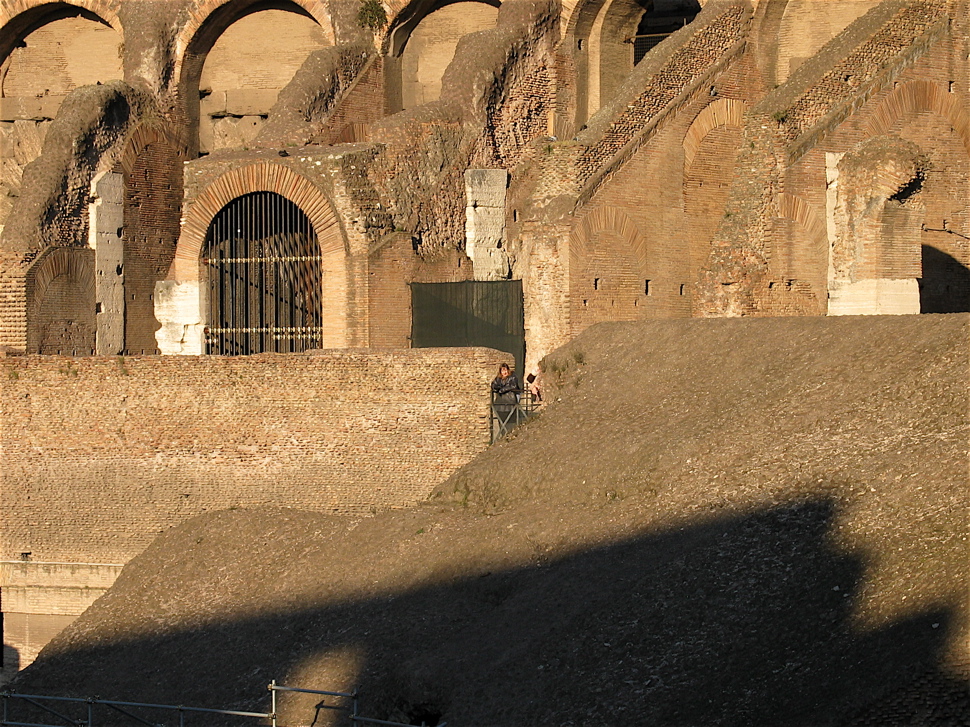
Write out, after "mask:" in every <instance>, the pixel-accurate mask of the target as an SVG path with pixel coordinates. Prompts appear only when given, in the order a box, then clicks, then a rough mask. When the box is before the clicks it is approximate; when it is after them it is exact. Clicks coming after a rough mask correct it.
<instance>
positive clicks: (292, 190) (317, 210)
mask: <svg viewBox="0 0 970 727" xmlns="http://www.w3.org/2000/svg"><path fill="white" fill-rule="evenodd" d="M251 192H275V193H276V194H279V195H281V196H283V197H285V198H286V199H288V200H289V201H291V202H293V203H294V204H295V205H297V207H299V208H300V210H301V211H302V212H303V213H304V214H305V215H306V216H307V217H308V218H309V219H310V223H311V224H312V225H313V229H314V232H315V233H316V235H317V240H318V242H319V245H320V254H321V256H322V257H323V273H324V287H325V301H326V310H327V311H328V312H327V316H326V321H325V323H324V341H325V342H326V343H327V346H328V347H342V346H345V345H347V341H348V315H347V308H348V296H349V286H348V282H347V275H348V270H347V256H348V247H347V242H346V239H345V237H344V234H343V230H342V229H341V226H340V222H339V220H338V218H337V214H336V212H335V211H334V208H333V205H332V204H331V203H330V201H329V200H328V199H327V197H326V194H325V193H324V192H323V191H322V190H321V189H320V188H319V187H317V186H316V185H315V184H313V183H312V182H311V181H310V180H308V179H307V178H306V177H303V176H302V175H300V174H298V173H297V172H295V171H293V170H292V169H290V168H288V167H286V166H283V165H281V164H272V163H269V162H260V163H257V164H250V165H248V166H245V167H240V168H238V169H233V170H231V171H229V172H226V173H225V174H223V175H222V176H221V177H219V178H218V179H216V180H215V181H214V182H212V183H211V184H210V185H209V186H207V187H206V188H205V189H204V190H203V191H202V192H201V193H200V194H199V195H198V197H196V198H195V200H193V201H192V202H190V203H189V206H188V207H187V209H186V210H185V212H184V215H183V218H182V232H181V235H180V236H179V241H178V245H177V246H176V250H175V260H174V262H173V263H172V270H171V273H170V275H169V279H170V280H173V281H175V282H176V283H180V284H184V283H188V284H194V285H198V286H199V287H200V296H201V295H202V294H203V293H202V291H201V288H202V286H201V283H202V282H203V276H202V271H201V266H200V256H201V254H202V250H203V248H204V245H205V240H206V233H207V232H208V229H209V224H210V223H211V222H212V219H213V218H214V217H215V216H216V214H218V213H219V211H220V210H221V209H222V208H223V207H225V206H226V205H227V204H229V203H230V202H231V201H232V200H234V199H236V198H238V197H241V196H243V195H245V194H249V193H251ZM202 309H203V305H202V300H201V297H200V300H199V311H201V310H202Z"/></svg>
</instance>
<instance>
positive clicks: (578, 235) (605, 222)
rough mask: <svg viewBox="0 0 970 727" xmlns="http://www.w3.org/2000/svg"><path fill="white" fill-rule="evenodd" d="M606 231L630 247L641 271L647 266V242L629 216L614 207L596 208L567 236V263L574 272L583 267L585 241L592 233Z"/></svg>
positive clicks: (585, 248)
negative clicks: (613, 233)
mask: <svg viewBox="0 0 970 727" xmlns="http://www.w3.org/2000/svg"><path fill="white" fill-rule="evenodd" d="M604 230H608V231H610V232H615V233H617V234H619V235H620V237H621V238H622V239H623V240H624V241H625V242H626V244H627V245H629V246H630V250H631V251H632V252H633V254H634V256H635V257H636V259H637V261H638V262H639V264H640V268H641V269H645V268H646V265H647V241H646V238H644V237H643V235H641V234H640V229H639V228H638V227H637V224H636V222H634V221H633V220H632V219H631V218H630V216H629V215H627V214H626V213H625V212H624V211H623V210H620V209H617V208H616V207H608V206H603V207H597V208H596V209H595V210H593V211H592V212H590V213H589V214H588V215H586V216H585V217H583V219H582V220H581V221H580V223H579V224H578V225H576V226H575V227H574V228H573V230H572V233H571V234H570V236H569V262H570V267H571V268H572V269H574V270H576V269H578V267H579V266H581V265H583V261H584V260H585V259H586V255H587V253H588V250H587V244H586V243H587V241H588V240H589V239H590V238H591V237H592V236H593V234H594V233H596V232H600V231H604Z"/></svg>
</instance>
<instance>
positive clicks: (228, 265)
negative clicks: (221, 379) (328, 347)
mask: <svg viewBox="0 0 970 727" xmlns="http://www.w3.org/2000/svg"><path fill="white" fill-rule="evenodd" d="M202 263H203V265H205V267H206V268H207V272H208V280H209V316H208V321H209V325H208V326H207V327H206V330H205V334H206V335H205V342H206V352H207V353H210V354H221V355H229V356H238V355H245V354H251V353H263V352H275V353H291V352H296V351H304V350H306V349H308V348H320V347H321V345H322V343H323V257H322V256H321V254H320V247H319V244H318V242H317V236H316V233H315V232H314V230H313V225H312V223H311V222H310V219H309V218H308V217H307V216H306V215H305V214H304V213H303V211H302V210H301V209H300V208H299V207H297V206H296V205H295V204H294V203H293V202H290V200H288V199H286V198H285V197H283V196H282V195H279V194H276V193H275V192H253V193H250V194H246V195H243V196H242V197H237V198H236V199H234V200H233V201H232V202H230V203H229V204H227V205H226V206H225V207H223V208H222V209H221V210H220V211H219V213H218V214H217V215H216V216H215V217H214V218H213V219H212V223H211V224H210V225H209V230H208V232H207V234H206V244H205V253H204V256H203V259H202Z"/></svg>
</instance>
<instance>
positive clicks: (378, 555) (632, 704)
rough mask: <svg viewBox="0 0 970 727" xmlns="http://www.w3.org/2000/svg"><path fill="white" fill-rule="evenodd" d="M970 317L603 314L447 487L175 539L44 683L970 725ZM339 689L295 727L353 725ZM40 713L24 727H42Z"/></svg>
mask: <svg viewBox="0 0 970 727" xmlns="http://www.w3.org/2000/svg"><path fill="white" fill-rule="evenodd" d="M968 323H970V317H968V316H966V315H954V316H923V317H894V318H853V319H848V318H846V319H771V320H716V321H715V320H711V321H706V320H705V321H678V322H656V323H643V324H615V325H603V326H597V327H594V328H593V329H590V330H589V331H587V332H586V333H585V334H583V335H582V336H580V337H579V338H578V339H577V340H576V341H574V342H573V343H572V344H570V345H569V346H567V347H565V348H564V349H562V350H560V351H558V352H556V354H554V355H553V356H551V357H549V358H548V359H547V360H546V363H545V366H546V374H545V378H546V391H547V394H548V398H549V399H551V400H552V403H550V404H549V406H548V407H547V411H545V412H544V413H543V414H542V415H540V416H539V417H537V418H536V419H535V420H534V421H531V422H530V423H528V424H527V425H525V426H523V427H522V428H520V429H519V430H518V431H517V432H516V433H515V434H514V435H513V436H512V437H511V438H509V439H508V440H507V441H504V442H502V443H500V444H498V445H496V446H494V447H492V448H490V449H489V450H488V451H487V452H486V453H484V454H483V455H482V456H480V457H479V458H478V459H476V460H475V461H474V462H472V463H471V464H469V465H468V466H467V467H465V468H463V469H462V470H461V471H459V472H458V473H457V474H456V475H455V476H454V477H452V478H451V479H450V480H448V481H447V482H445V483H443V484H442V485H441V486H440V487H439V488H438V491H437V493H436V497H435V498H433V499H432V500H431V501H430V502H428V503H426V504H424V505H422V506H420V507H417V508H414V509H411V510H407V511H396V512H388V513H383V514H381V515H379V516H377V517H373V518H366V519H362V520H350V519H343V518H337V517H332V516H324V515H318V514H312V513H305V512H297V511H287V510H279V511H273V512H256V511H235V512H228V511H226V512H221V513H215V514H212V515H207V516H204V517H201V518H196V519H195V520H192V521H190V522H188V523H186V524H184V525H182V526H180V527H178V528H175V529H173V530H171V531H169V532H168V533H166V534H164V535H163V536H161V537H160V538H159V539H158V540H157V541H156V542H155V543H154V544H153V545H152V546H151V547H150V548H149V549H148V550H147V551H146V552H145V553H143V554H142V555H141V556H139V557H138V558H137V559H135V560H134V561H132V563H131V564H130V565H129V566H128V567H127V568H126V569H125V571H124V572H123V574H122V576H121V578H120V579H119V580H118V582H117V583H116V585H115V587H114V588H112V589H111V591H110V592H109V593H108V594H106V595H105V596H104V597H103V598H102V599H100V600H99V601H98V602H97V603H95V604H94V606H92V607H91V608H90V609H89V610H88V611H87V612H86V613H85V614H84V615H83V616H82V617H81V618H79V619H78V621H77V622H75V624H74V625H73V626H72V627H71V628H69V629H68V630H67V631H66V632H65V633H64V634H62V635H61V636H60V637H58V638H57V639H56V640H55V641H54V642H52V644H51V645H50V646H49V647H48V649H46V650H45V651H44V652H43V654H42V655H41V658H40V659H39V660H38V661H37V662H36V663H35V664H34V665H33V666H32V667H30V668H29V669H28V670H27V671H26V672H25V673H24V674H23V675H22V676H20V677H19V679H18V681H17V682H16V683H15V685H14V687H15V688H17V689H19V690H22V691H27V690H30V691H49V692H55V693H60V694H66V693H73V694H83V695H88V694H97V695H99V696H101V697H117V698H127V699H137V700H145V701H154V702H157V701H161V702H170V703H181V704H196V705H203V706H205V705H208V706H217V705H219V706H230V705H231V706H233V707H237V708H250V709H265V708H266V707H267V706H268V699H267V697H266V691H265V685H266V683H267V682H268V681H269V680H270V679H277V680H279V681H280V682H285V683H288V684H299V685H302V686H308V687H314V688H324V689H342V688H347V687H350V686H352V685H359V686H360V688H361V703H362V707H363V711H364V713H365V714H367V715H368V716H372V717H377V718H391V719H398V720H403V721H406V722H407V721H411V722H412V723H415V724H418V723H420V721H421V720H422V719H423V720H425V721H427V722H428V723H429V724H434V723H435V722H436V720H438V719H442V720H447V721H448V723H449V724H452V725H508V726H509V727H513V726H515V727H520V726H521V725H583V724H590V725H592V724H609V725H625V724H628V725H642V724H658V725H659V724H662V725H826V724H832V725H870V724H871V725H896V724H899V725H902V724H907V725H909V724H914V725H915V724H919V725H930V724H936V725H956V724H968V723H970V695H968V687H967V678H966V669H965V667H966V665H967V664H968V663H970V661H968V659H967V654H966V651H965V649H966V645H967V634H968V629H967V617H968V608H967V607H968V603H967V593H968V584H967V579H966V573H965V565H966V562H967V546H966V536H967V527H966V515H967V511H968V510H967V492H968V488H967V484H968V483H967V479H968V471H967V462H968V457H967V449H968V431H970V430H968V410H970V407H968V365H970V359H968ZM314 703H315V700H310V699H302V698H292V699H290V700H288V701H286V702H284V703H283V708H282V710H283V717H284V719H283V724H288V725H296V724H310V723H311V722H312V721H313V719H314V717H315V716H318V718H317V721H316V724H317V725H320V724H326V723H327V720H329V719H334V714H333V713H330V712H327V711H325V710H324V711H321V712H319V714H318V715H317V712H316V711H315V710H314V708H313V705H314ZM25 721H26V720H25Z"/></svg>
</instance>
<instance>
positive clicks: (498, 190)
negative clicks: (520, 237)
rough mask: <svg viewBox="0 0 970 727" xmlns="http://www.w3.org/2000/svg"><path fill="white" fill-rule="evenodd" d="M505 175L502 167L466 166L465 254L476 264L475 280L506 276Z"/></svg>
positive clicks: (506, 177)
mask: <svg viewBox="0 0 970 727" xmlns="http://www.w3.org/2000/svg"><path fill="white" fill-rule="evenodd" d="M508 179H509V175H508V172H506V171H505V170H504V169H466V170H465V199H466V205H467V206H466V207H465V254H467V255H468V257H469V258H470V259H471V261H472V263H474V265H475V280H505V279H507V278H508V277H509V258H508V255H507V254H506V252H505V250H504V249H503V247H502V245H503V239H502V238H503V237H504V235H505V189H506V187H507V186H508Z"/></svg>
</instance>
